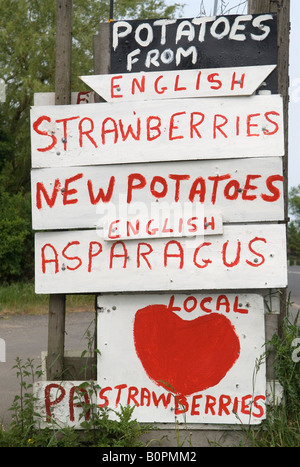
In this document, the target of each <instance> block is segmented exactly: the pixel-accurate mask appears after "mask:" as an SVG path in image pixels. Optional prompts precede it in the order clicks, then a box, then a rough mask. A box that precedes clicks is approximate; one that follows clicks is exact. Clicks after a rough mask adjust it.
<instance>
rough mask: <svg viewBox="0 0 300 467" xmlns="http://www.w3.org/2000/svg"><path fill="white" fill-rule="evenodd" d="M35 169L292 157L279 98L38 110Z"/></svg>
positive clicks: (35, 115)
mask: <svg viewBox="0 0 300 467" xmlns="http://www.w3.org/2000/svg"><path fill="white" fill-rule="evenodd" d="M31 146H32V167H33V168H38V167H62V166H81V165H100V164H117V163H132V162H155V161H166V160H169V161H175V160H197V159H232V158H240V157H263V156H283V155H284V128H283V104H282V98H281V96H279V95H274V96H252V97H238V98H233V97H231V98H228V97H224V98H220V99H210V98H203V99H176V100H174V99H170V100H164V101H161V102H160V101H149V102H148V103H147V105H146V106H145V104H144V102H134V103H128V102H121V103H120V104H118V105H117V106H116V105H114V103H103V104H82V105H69V106H46V107H43V106H42V107H39V106H38V107H33V108H32V109H31Z"/></svg>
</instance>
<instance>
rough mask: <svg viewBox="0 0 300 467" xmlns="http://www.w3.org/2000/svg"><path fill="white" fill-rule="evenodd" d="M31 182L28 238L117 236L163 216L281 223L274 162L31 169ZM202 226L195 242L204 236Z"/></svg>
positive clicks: (278, 163)
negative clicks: (58, 233) (73, 231)
mask: <svg viewBox="0 0 300 467" xmlns="http://www.w3.org/2000/svg"><path fill="white" fill-rule="evenodd" d="M31 180H32V185H31V192H32V225H33V229H35V230H46V229H67V228H91V227H97V228H98V229H103V228H104V229H105V228H106V230H109V226H110V225H111V223H112V222H116V224H115V226H117V224H119V228H120V227H121V223H120V222H126V221H127V220H132V221H135V222H136V221H137V220H140V221H141V228H142V225H144V226H145V225H146V224H147V222H148V221H149V220H150V219H153V218H154V219H155V222H156V224H157V223H158V222H159V223H161V222H163V219H165V218H167V217H169V218H170V216H171V217H172V218H174V221H175V220H176V219H180V218H181V217H183V218H185V219H186V220H188V219H192V218H193V217H195V216H196V217H198V218H199V219H204V218H205V217H206V218H207V219H209V218H210V217H211V216H212V215H215V218H217V216H218V214H220V215H221V216H222V218H223V221H224V222H225V223H229V222H239V223H241V222H259V221H260V222H261V221H277V220H283V219H284V212H283V194H282V191H283V188H282V160H281V158H273V157H270V158H257V159H256V162H255V166H254V167H253V161H252V159H234V160H219V161H186V162H173V163H172V164H171V165H170V163H168V162H161V163H152V164H148V165H146V164H120V165H108V166H96V167H80V168H78V167H62V168H47V169H34V170H33V171H32V176H31ZM101 190H102V191H101ZM177 222H178V221H177ZM172 225H173V228H175V231H176V230H177V231H178V229H176V224H175V223H173V224H172ZM203 225H204V224H203ZM203 225H202V228H201V229H200V231H199V230H198V229H197V233H198V234H204V233H205V232H204V230H203ZM177 227H179V226H177ZM186 230H187V231H186V232H185V233H186V234H188V229H186ZM207 232H208V233H209V232H210V233H213V230H212V229H211V228H210V229H208V230H207ZM221 232H222V231H221ZM221 232H220V231H216V233H221ZM100 233H101V232H99V235H100ZM150 235H151V234H150ZM172 235H173V236H176V235H175V234H174V232H172ZM190 235H195V230H192V231H191V232H190ZM148 236H149V235H148ZM123 237H124V232H123V235H122V238H123ZM115 238H116V237H115ZM118 238H119V237H118Z"/></svg>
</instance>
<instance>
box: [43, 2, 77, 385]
mask: <svg viewBox="0 0 300 467" xmlns="http://www.w3.org/2000/svg"><path fill="white" fill-rule="evenodd" d="M56 16H57V17H56V70H55V104H56V105H67V104H71V91H72V86H71V80H72V16H73V0H57V2H56ZM65 315H66V296H65V295H62V294H56V295H50V298H49V320H48V358H47V378H48V379H49V380H55V379H60V378H61V377H62V375H63V369H64V348H65Z"/></svg>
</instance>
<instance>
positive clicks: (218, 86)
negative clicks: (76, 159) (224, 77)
mask: <svg viewBox="0 0 300 467" xmlns="http://www.w3.org/2000/svg"><path fill="white" fill-rule="evenodd" d="M216 76H220V75H219V73H212V74H210V75H208V77H207V81H208V82H209V83H212V84H214V86H211V89H221V87H222V81H220V80H219V79H215V77H216Z"/></svg>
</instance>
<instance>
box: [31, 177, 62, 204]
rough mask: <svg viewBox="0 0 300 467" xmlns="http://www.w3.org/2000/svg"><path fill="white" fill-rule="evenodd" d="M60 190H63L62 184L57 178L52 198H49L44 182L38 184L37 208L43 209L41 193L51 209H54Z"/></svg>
mask: <svg viewBox="0 0 300 467" xmlns="http://www.w3.org/2000/svg"><path fill="white" fill-rule="evenodd" d="M60 188H61V184H60V181H59V178H57V179H56V180H55V182H54V187H53V190H52V195H51V197H49V195H48V193H47V190H46V188H45V187H44V184H43V183H42V182H37V184H36V207H37V208H38V209H42V198H41V193H43V195H44V198H45V201H46V203H47V204H48V206H49V207H50V208H52V207H53V206H54V203H55V201H56V198H57V193H58V192H59V190H60Z"/></svg>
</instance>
